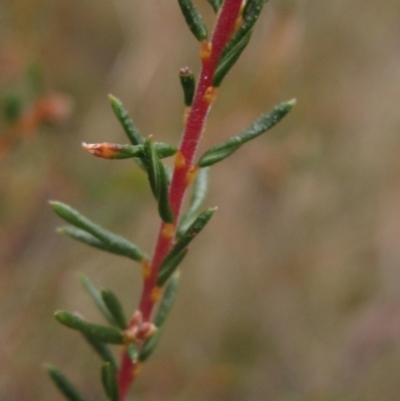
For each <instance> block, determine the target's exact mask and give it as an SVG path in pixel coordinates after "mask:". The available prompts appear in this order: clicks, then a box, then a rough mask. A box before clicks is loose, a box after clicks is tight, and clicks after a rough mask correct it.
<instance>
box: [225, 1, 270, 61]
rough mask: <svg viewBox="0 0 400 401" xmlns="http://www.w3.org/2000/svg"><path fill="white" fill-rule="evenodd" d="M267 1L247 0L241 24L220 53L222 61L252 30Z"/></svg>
mask: <svg viewBox="0 0 400 401" xmlns="http://www.w3.org/2000/svg"><path fill="white" fill-rule="evenodd" d="M267 1H268V0H249V1H248V2H247V3H246V6H245V7H244V9H243V14H242V15H243V23H242V25H241V26H240V27H239V29H238V30H237V31H236V32H235V34H234V35H233V37H232V39H231V40H230V41H229V43H228V44H227V45H226V46H225V48H224V50H223V51H222V54H221V57H220V60H222V59H223V58H224V57H225V56H226V55H227V54H228V53H230V51H231V50H232V49H233V48H234V47H235V46H236V45H237V44H238V43H239V42H240V41H241V40H242V39H243V38H244V37H245V36H247V34H248V33H249V32H250V31H251V30H252V29H253V27H254V25H255V23H256V22H257V19H258V17H259V16H260V14H261V11H262V9H263V7H264V5H265V3H266V2H267Z"/></svg>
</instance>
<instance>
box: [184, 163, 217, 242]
mask: <svg viewBox="0 0 400 401" xmlns="http://www.w3.org/2000/svg"><path fill="white" fill-rule="evenodd" d="M209 181H210V169H209V168H208V167H206V168H201V169H200V170H199V172H198V173H197V176H196V179H195V181H194V183H193V192H192V197H191V199H190V203H189V208H188V210H187V211H186V213H185V214H184V215H183V217H182V219H181V221H180V222H179V228H178V236H179V237H180V236H181V235H182V233H183V232H185V231H186V230H187V229H188V227H189V225H190V224H192V223H193V221H194V220H195V218H196V214H197V212H198V210H199V208H200V206H201V205H202V203H203V201H204V199H205V198H206V196H207V191H208V185H209Z"/></svg>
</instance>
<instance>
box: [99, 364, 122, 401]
mask: <svg viewBox="0 0 400 401" xmlns="http://www.w3.org/2000/svg"><path fill="white" fill-rule="evenodd" d="M101 381H102V383H103V387H104V391H105V393H106V395H107V398H108V399H109V400H110V401H118V400H119V391H118V384H117V370H116V369H115V367H114V366H113V365H111V364H110V363H108V362H107V363H105V364H104V365H103V366H102V367H101Z"/></svg>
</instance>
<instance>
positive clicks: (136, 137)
mask: <svg viewBox="0 0 400 401" xmlns="http://www.w3.org/2000/svg"><path fill="white" fill-rule="evenodd" d="M109 99H110V103H111V107H112V109H113V111H114V114H115V115H116V117H117V118H118V120H119V122H120V123H121V125H122V127H123V128H124V131H125V133H126V135H127V137H128V138H129V140H130V141H131V143H132V145H140V144H142V143H144V138H143V136H142V134H141V133H140V131H139V129H138V128H137V127H136V126H135V124H134V123H133V121H132V119H131V118H130V117H129V114H128V112H127V111H126V109H125V107H124V105H123V104H122V102H121V101H120V100H119V99H118V98H116V97H115V96H113V95H109Z"/></svg>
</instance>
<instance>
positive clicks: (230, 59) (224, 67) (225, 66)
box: [213, 31, 252, 88]
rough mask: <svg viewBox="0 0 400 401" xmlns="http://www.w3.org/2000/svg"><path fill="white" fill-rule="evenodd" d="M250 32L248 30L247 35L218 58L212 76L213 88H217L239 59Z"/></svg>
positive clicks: (247, 42)
mask: <svg viewBox="0 0 400 401" xmlns="http://www.w3.org/2000/svg"><path fill="white" fill-rule="evenodd" d="M251 34H252V31H249V32H248V33H247V35H245V36H243V38H242V39H241V40H240V41H239V42H237V43H236V45H235V46H233V47H232V48H231V50H230V51H229V52H228V53H226V54H225V55H224V56H223V57H222V58H220V60H219V61H218V65H217V68H216V70H215V73H214V76H213V86H214V87H215V88H218V87H219V86H220V85H221V83H222V81H223V79H224V78H225V76H226V75H227V74H228V72H229V71H230V69H231V68H232V67H233V66H234V65H235V63H236V61H237V60H238V59H239V57H240V55H241V54H242V52H243V50H244V49H245V48H246V47H247V45H248V44H249V42H250V38H251Z"/></svg>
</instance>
